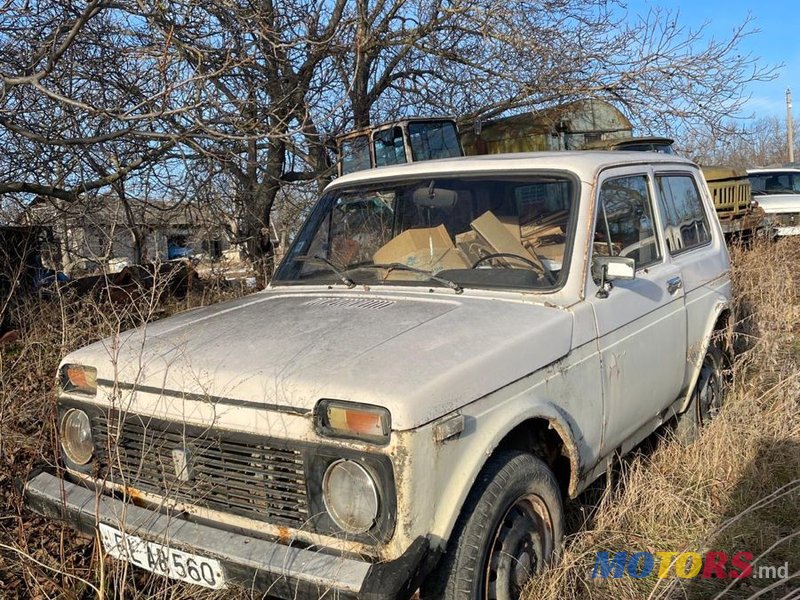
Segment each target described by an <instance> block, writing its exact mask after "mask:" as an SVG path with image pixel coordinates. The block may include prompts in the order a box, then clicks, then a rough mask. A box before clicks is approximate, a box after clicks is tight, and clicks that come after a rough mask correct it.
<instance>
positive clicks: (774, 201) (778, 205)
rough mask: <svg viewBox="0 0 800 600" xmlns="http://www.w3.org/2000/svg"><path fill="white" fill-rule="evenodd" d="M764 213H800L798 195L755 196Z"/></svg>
mask: <svg viewBox="0 0 800 600" xmlns="http://www.w3.org/2000/svg"><path fill="white" fill-rule="evenodd" d="M755 199H756V200H758V205H759V206H760V207H761V208H763V209H764V212H766V213H784V212H800V194H775V195H771V196H755Z"/></svg>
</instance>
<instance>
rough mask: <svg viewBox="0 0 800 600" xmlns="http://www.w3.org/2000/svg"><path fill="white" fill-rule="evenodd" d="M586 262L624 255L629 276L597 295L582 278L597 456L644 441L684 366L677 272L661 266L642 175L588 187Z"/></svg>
mask: <svg viewBox="0 0 800 600" xmlns="http://www.w3.org/2000/svg"><path fill="white" fill-rule="evenodd" d="M596 189H597V190H598V192H597V197H596V206H595V215H596V218H595V226H594V237H593V238H592V246H591V248H590V252H591V255H592V256H596V255H606V256H607V255H612V256H627V257H630V258H633V259H634V260H635V261H636V277H635V278H634V279H632V280H626V281H615V282H613V284H612V288H611V289H610V290H608V294H607V296H606V295H605V294H602V293H601V294H597V293H596V292H597V291H598V290H600V286H599V282H597V281H595V280H594V279H592V278H591V276H590V277H589V280H588V281H587V300H588V301H589V302H590V303H591V305H592V307H593V310H594V315H595V319H596V326H597V332H598V346H599V347H598V349H599V352H600V360H601V369H602V377H601V379H602V386H603V397H604V405H605V409H604V413H605V414H604V418H605V423H604V435H603V444H602V445H603V451H602V453H603V455H607V454H608V453H610V452H612V451H614V450H615V449H616V448H618V447H620V446H625V448H624V450H627V449H628V448H629V447H630V446H631V445H633V444H635V443H637V442H638V441H640V440H641V439H642V438H643V437H645V436H646V435H648V434H649V433H650V432H651V431H652V429H653V427H654V426H655V424H657V423H658V422H659V420H660V416H661V413H662V411H664V409H665V408H667V407H668V406H669V405H670V404H671V403H672V402H673V401H674V400H675V399H676V398H677V397H678V395H679V393H680V391H681V386H682V382H683V378H684V371H685V365H686V311H685V308H684V299H683V287H682V285H681V273H680V269H679V268H678V267H676V266H675V265H673V264H671V263H670V262H669V261H668V260H666V259H665V252H664V249H663V236H662V234H661V233H660V226H659V220H658V219H659V216H658V213H657V212H656V210H655V209H654V206H655V203H654V193H653V178H652V171H651V170H650V169H646V168H642V167H634V168H626V169H618V170H614V171H609V172H606V173H605V174H603V175H601V177H600V179H599V180H598V185H597V186H596Z"/></svg>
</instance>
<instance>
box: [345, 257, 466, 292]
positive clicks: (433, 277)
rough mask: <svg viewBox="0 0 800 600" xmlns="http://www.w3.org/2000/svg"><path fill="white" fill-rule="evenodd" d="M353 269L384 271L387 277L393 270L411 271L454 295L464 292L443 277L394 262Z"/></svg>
mask: <svg viewBox="0 0 800 600" xmlns="http://www.w3.org/2000/svg"><path fill="white" fill-rule="evenodd" d="M354 269H386V271H387V275H388V274H389V273H391V272H392V271H395V270H397V271H411V272H412V273H420V274H421V275H425V276H426V277H427V278H428V279H431V280H433V281H438V282H439V283H441V284H442V285H444V286H446V287H449V288H450V289H451V290H453V291H454V292H455V293H456V294H460V293H461V292H463V291H464V288H463V287H461V286H460V285H458V284H457V283H456V282H455V281H451V280H449V279H445V278H444V277H439V276H438V275H434V274H433V273H432V272H431V271H426V270H425V269H418V268H416V267H411V266H409V265H406V264H403V263H398V262H394V263H387V264H372V265H360V266H358V267H354ZM354 269H353V270H354ZM348 271H350V269H348V270H346V271H345V273H347V272H348Z"/></svg>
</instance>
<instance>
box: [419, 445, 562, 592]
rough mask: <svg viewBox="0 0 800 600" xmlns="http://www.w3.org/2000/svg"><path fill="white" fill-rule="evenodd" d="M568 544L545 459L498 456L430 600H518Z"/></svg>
mask: <svg viewBox="0 0 800 600" xmlns="http://www.w3.org/2000/svg"><path fill="white" fill-rule="evenodd" d="M563 536H564V510H563V504H562V499H561V492H560V491H559V487H558V482H557V481H556V479H555V476H554V475H553V473H552V471H551V470H550V469H549V468H548V466H547V465H546V464H545V463H544V462H542V461H541V460H540V459H538V458H536V457H535V456H533V455H532V454H528V453H525V452H500V453H498V454H497V455H495V456H493V457H492V458H491V459H490V460H489V461H488V462H487V464H486V466H485V467H484V468H483V470H482V471H481V474H480V475H479V476H478V480H477V481H476V483H475V486H474V487H473V489H472V490H471V491H470V493H469V496H468V497H467V501H466V502H465V504H464V507H463V509H462V511H461V516H460V517H459V519H458V522H457V523H456V526H455V528H454V530H453V533H452V535H451V536H450V541H449V543H448V548H447V551H446V552H445V554H444V555H443V556H442V558H441V560H440V561H439V564H438V565H437V567H436V569H435V570H434V571H433V572H432V573H431V574H430V575H429V576H428V578H427V580H426V582H425V583H424V584H423V586H422V589H421V590H420V591H421V597H422V598H423V599H424V600H434V599H435V600H467V599H470V600H518V599H519V597H520V594H521V592H522V590H523V589H524V587H525V583H526V582H527V581H528V580H529V579H530V577H532V576H534V575H536V574H538V573H540V572H541V571H542V569H543V568H544V567H545V566H546V565H547V564H549V563H550V562H551V561H553V560H555V558H556V557H557V555H558V553H559V549H560V547H561V543H562V540H563Z"/></svg>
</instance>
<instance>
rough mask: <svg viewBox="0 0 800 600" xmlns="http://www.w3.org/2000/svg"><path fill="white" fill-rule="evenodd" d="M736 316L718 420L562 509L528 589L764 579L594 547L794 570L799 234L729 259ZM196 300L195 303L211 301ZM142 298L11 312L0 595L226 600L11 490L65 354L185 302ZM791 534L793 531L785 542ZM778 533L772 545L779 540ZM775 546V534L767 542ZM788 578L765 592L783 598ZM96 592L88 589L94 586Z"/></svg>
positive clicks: (755, 584)
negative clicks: (113, 304) (596, 570)
mask: <svg viewBox="0 0 800 600" xmlns="http://www.w3.org/2000/svg"><path fill="white" fill-rule="evenodd" d="M734 265H735V267H734V277H735V283H736V288H737V289H736V294H737V302H738V304H739V306H740V309H741V310H740V314H741V315H746V316H745V317H744V318H743V320H742V322H741V323H740V336H739V340H738V342H739V345H740V346H741V347H742V348H744V351H743V352H742V353H741V354H740V357H739V358H738V359H737V362H736V365H735V368H734V385H733V392H732V394H731V399H730V402H729V404H728V406H727V408H726V410H725V411H724V413H723V415H721V417H720V418H719V419H717V420H716V421H715V422H714V423H713V424H712V426H711V427H710V428H709V429H708V430H707V431H706V432H705V433H704V434H703V435H702V436H701V437H700V439H699V440H698V441H696V442H695V443H693V444H691V445H690V446H688V447H684V446H682V445H681V444H679V443H677V442H675V441H664V442H661V443H659V444H657V447H656V448H655V449H651V450H649V451H646V452H641V453H639V454H638V455H637V456H635V457H633V458H632V459H630V460H627V461H626V462H625V464H624V465H623V466H622V467H621V469H620V472H619V473H618V474H617V476H616V477H615V478H614V481H613V485H611V486H610V487H609V488H608V490H605V488H603V486H602V485H600V486H598V487H597V489H595V490H593V491H592V492H590V493H587V494H585V495H584V496H583V497H582V498H580V499H579V501H578V502H575V503H572V505H571V506H570V511H569V512H570V514H569V520H570V522H571V531H573V532H574V533H573V534H572V535H571V536H570V537H569V538H568V541H567V547H566V549H565V552H564V554H563V560H562V562H561V563H560V565H559V566H557V567H555V568H553V569H552V570H550V571H549V572H548V573H547V574H546V575H545V576H543V577H541V578H539V579H537V580H536V581H535V582H534V583H533V584H532V586H531V589H530V593H529V595H528V597H529V598H530V599H531V600H532V599H534V598H544V599H553V600H555V599H568V600H570V599H577V598H598V599H605V598H608V599H638V598H648V597H650V598H714V597H716V596H717V595H719V594H721V593H723V592H725V593H726V597H733V598H747V597H752V596H754V595H755V594H756V593H757V590H758V589H759V587H764V586H766V585H768V584H770V583H773V582H772V581H761V582H759V581H757V580H748V581H744V582H740V583H738V584H737V585H736V586H735V587H734V588H733V589H731V590H728V591H725V590H724V588H725V586H726V585H727V583H728V582H719V581H715V582H710V583H709V582H708V581H699V580H698V581H695V580H682V579H677V578H675V577H671V578H668V579H663V580H658V579H656V578H653V577H650V578H646V579H633V578H630V577H625V578H621V579H614V580H608V581H599V580H592V579H591V578H590V575H591V571H592V567H593V565H594V555H595V552H596V551H598V550H607V551H616V550H627V551H645V550H648V551H681V550H691V551H698V552H705V551H706V550H718V551H725V552H729V553H730V552H735V551H739V550H747V551H750V552H752V553H753V554H754V555H759V554H761V553H762V552H766V554H765V555H764V556H763V558H760V559H759V562H763V563H764V564H777V565H781V564H783V563H784V562H788V563H789V568H790V571H793V572H797V571H798V570H800V535H797V534H798V531H800V374H798V373H799V371H800V370H799V369H798V365H800V338H798V336H797V334H798V322H800V281H798V278H799V277H800V276H798V275H795V273H796V272H797V265H800V240H787V241H783V242H781V243H779V244H774V245H768V244H764V245H759V246H757V247H756V248H754V249H752V250H750V251H738V250H737V251H735V252H734ZM216 299H217V297H216V296H214V295H212V296H211V297H208V298H200V299H199V300H198V299H195V300H192V301H191V302H193V303H208V302H210V301H214V300H216ZM187 306H188V303H181V304H180V305H173V306H169V307H162V306H154V305H153V303H149V302H147V301H146V299H140V302H137V303H136V304H134V305H132V306H127V307H125V308H123V309H117V310H115V311H109V309H108V307H105V308H104V310H98V308H97V306H95V305H94V304H92V303H86V304H81V303H75V302H65V301H61V300H60V299H58V298H56V299H54V300H52V301H49V302H45V303H29V304H27V305H26V306H23V307H21V308H19V309H18V310H19V314H18V322H20V323H23V325H24V326H23V328H22V332H21V333H22V338H21V340H20V341H19V342H18V343H17V344H15V345H14V346H12V347H6V348H2V349H0V352H2V354H0V598H3V599H5V598H8V599H12V598H65V599H78V598H80V599H84V598H86V599H88V598H96V597H99V596H100V597H104V598H130V599H135V598H163V599H165V600H166V599H170V600H180V599H182V598H201V599H204V598H208V599H211V598H214V599H216V600H221V599H223V598H224V599H234V598H247V597H250V596H251V594H249V593H248V592H246V591H244V592H243V591H240V590H231V591H228V592H224V593H216V594H215V593H211V592H204V591H202V590H199V588H193V587H191V588H190V587H184V586H182V585H179V584H174V583H171V582H167V581H165V580H163V579H162V578H159V577H151V576H149V575H147V574H146V573H142V572H139V571H133V570H131V569H126V568H125V566H124V565H121V564H120V563H118V562H116V561H113V560H107V561H100V560H99V559H98V554H97V545H96V544H94V543H93V541H92V540H91V539H87V538H83V537H80V536H76V535H75V534H74V533H73V532H72V531H71V530H70V529H69V528H67V527H65V526H62V525H59V524H57V523H53V522H50V521H46V520H44V519H40V518H38V517H35V516H34V515H32V514H31V513H30V512H28V511H26V510H25V509H24V508H23V506H22V504H21V498H20V495H19V493H18V491H16V489H15V488H14V485H13V483H14V481H15V480H23V479H24V478H25V477H26V476H27V475H28V473H29V472H30V470H31V468H32V467H33V465H35V464H40V463H42V462H45V463H51V464H52V463H53V461H54V444H53V441H54V436H53V416H54V406H55V399H54V396H53V378H54V374H55V370H56V366H57V364H58V361H59V358H60V357H61V356H62V355H63V354H64V353H65V352H68V351H69V350H71V349H73V348H77V347H80V346H81V345H84V344H86V343H88V342H91V341H94V340H96V339H99V338H101V337H103V336H106V335H111V334H113V333H115V332H116V331H118V330H119V329H120V328H124V327H127V326H130V325H133V324H136V323H139V322H142V321H144V320H150V319H153V318H156V317H159V316H161V315H163V314H168V313H171V312H174V311H175V310H179V309H182V308H186V307H187ZM792 535H797V537H791V536H792ZM781 540H782V541H781ZM776 542H780V543H777V544H776ZM798 587H800V585H798V580H794V581H790V582H781V583H779V587H778V588H776V589H774V590H770V591H767V593H766V594H765V595H763V596H761V597H764V598H788V597H790V596H788V594H791V593H792V591H797V589H798ZM98 590H99V592H98Z"/></svg>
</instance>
